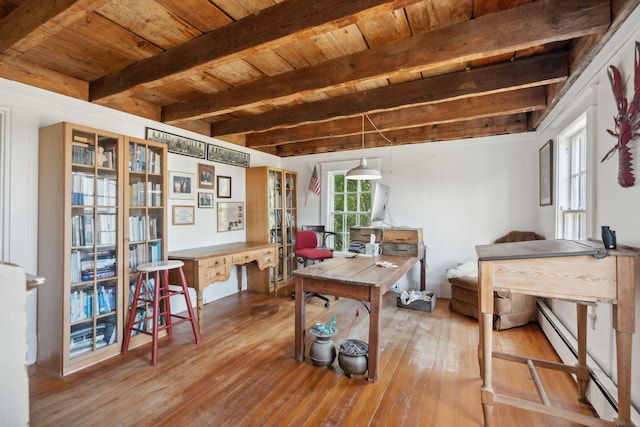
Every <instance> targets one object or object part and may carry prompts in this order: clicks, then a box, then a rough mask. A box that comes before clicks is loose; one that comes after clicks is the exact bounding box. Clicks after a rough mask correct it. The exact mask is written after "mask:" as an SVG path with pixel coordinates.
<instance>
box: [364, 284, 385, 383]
mask: <svg viewBox="0 0 640 427" xmlns="http://www.w3.org/2000/svg"><path fill="white" fill-rule="evenodd" d="M370 295H371V297H370V298H369V303H370V304H369V305H370V307H369V309H370V313H369V362H368V368H367V369H368V371H369V372H368V378H369V381H371V382H376V381H378V360H379V359H380V357H379V356H380V311H381V308H382V293H381V292H380V288H378V287H375V288H371V294H370Z"/></svg>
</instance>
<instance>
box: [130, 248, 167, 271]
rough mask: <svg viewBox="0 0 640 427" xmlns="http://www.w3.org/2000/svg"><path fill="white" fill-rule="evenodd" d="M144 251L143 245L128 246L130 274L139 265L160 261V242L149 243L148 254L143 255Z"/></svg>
mask: <svg viewBox="0 0 640 427" xmlns="http://www.w3.org/2000/svg"><path fill="white" fill-rule="evenodd" d="M146 249H147V248H146V245H145V244H144V243H140V244H133V245H129V270H130V271H131V272H132V273H133V272H135V271H136V267H137V266H138V265H140V264H144V263H146V262H156V261H161V260H162V243H161V242H149V247H148V252H146V253H145V250H146Z"/></svg>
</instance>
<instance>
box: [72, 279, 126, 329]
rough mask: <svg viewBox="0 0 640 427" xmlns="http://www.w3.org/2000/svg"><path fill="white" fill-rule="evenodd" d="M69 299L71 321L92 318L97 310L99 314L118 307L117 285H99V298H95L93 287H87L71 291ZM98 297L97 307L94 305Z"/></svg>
mask: <svg viewBox="0 0 640 427" xmlns="http://www.w3.org/2000/svg"><path fill="white" fill-rule="evenodd" d="M69 299H70V301H69V310H70V317H69V319H70V321H71V322H77V321H80V320H84V319H90V318H92V317H93V316H94V313H95V311H94V310H97V313H98V314H105V313H110V312H111V311H114V310H115V308H116V289H115V286H99V287H98V289H97V298H94V293H93V288H92V287H86V288H82V289H79V290H74V291H72V292H71V295H70V298H69ZM96 299H97V303H98V304H97V307H96V306H95V305H94V304H95V303H96Z"/></svg>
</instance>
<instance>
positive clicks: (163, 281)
mask: <svg viewBox="0 0 640 427" xmlns="http://www.w3.org/2000/svg"><path fill="white" fill-rule="evenodd" d="M183 265H184V263H183V262H182V261H176V260H170V261H158V262H150V263H147V264H140V265H139V266H138V281H137V283H136V290H135V292H134V294H133V300H132V302H131V309H130V310H129V320H128V321H127V328H126V329H125V336H124V342H123V343H122V354H126V353H127V351H129V341H130V339H131V333H132V332H133V331H136V332H139V333H143V334H147V335H151V336H152V338H153V340H152V342H153V347H152V350H151V363H152V364H154V365H155V364H156V363H158V332H159V331H162V330H165V329H166V330H167V335H171V332H172V328H173V326H176V325H179V324H180V323H183V322H187V321H188V322H191V328H192V329H193V335H194V337H195V339H196V344H197V343H199V342H200V333H199V332H198V328H197V327H196V321H195V316H194V315H193V308H192V307H191V300H190V299H189V291H188V290H187V280H186V279H185V277H184V272H183V271H182V266H183ZM173 268H177V269H179V270H180V279H181V281H182V283H181V289H180V290H175V291H174V290H171V289H169V270H171V269H173ZM160 272H162V274H160ZM145 273H149V276H150V275H151V273H155V279H154V283H155V286H154V287H153V288H151V289H149V287H148V286H147V289H144V286H143V278H144V276H145ZM174 295H184V299H185V301H186V303H187V311H188V313H189V315H188V316H181V315H178V314H172V313H171V303H170V298H171V297H172V296H174ZM161 302H162V304H161ZM138 303H153V313H151V314H149V313H148V312H145V315H144V316H143V317H142V318H139V319H137V320H136V312H137V308H138ZM161 310H162V311H161ZM172 317H175V318H177V319H179V320H177V321H172ZM162 318H164V322H163V323H162V324H159V323H160V322H159V320H161V319H162ZM149 321H151V322H152V325H153V327H152V328H151V329H152V330H151V331H149V330H148V329H147V328H144V327H142V326H140V325H141V324H142V325H148V323H147V322H149Z"/></svg>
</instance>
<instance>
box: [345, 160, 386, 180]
mask: <svg viewBox="0 0 640 427" xmlns="http://www.w3.org/2000/svg"><path fill="white" fill-rule="evenodd" d="M345 176H346V178H347V179H380V178H382V175H381V174H380V171H378V170H377V169H375V168H370V167H369V166H367V159H365V158H364V156H363V157H362V158H361V159H360V165H358V167H355V168H353V169H350V170H349V171H347V174H346V175H345Z"/></svg>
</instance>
